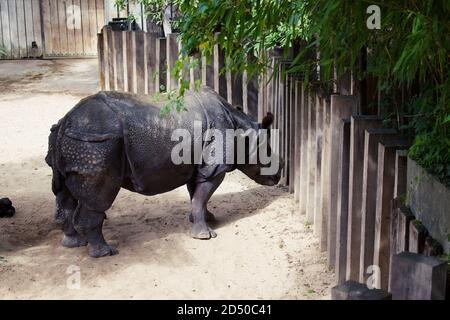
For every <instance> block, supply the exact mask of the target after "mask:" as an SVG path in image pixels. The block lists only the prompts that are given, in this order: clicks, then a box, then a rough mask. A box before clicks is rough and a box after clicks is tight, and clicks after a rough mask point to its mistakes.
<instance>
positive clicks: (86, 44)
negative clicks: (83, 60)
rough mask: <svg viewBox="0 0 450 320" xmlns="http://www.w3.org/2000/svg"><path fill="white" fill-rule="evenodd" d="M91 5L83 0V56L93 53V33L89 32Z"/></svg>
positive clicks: (86, 0)
mask: <svg viewBox="0 0 450 320" xmlns="http://www.w3.org/2000/svg"><path fill="white" fill-rule="evenodd" d="M89 28H90V26H89V5H88V0H81V31H82V38H83V55H87V54H89V53H90V52H92V48H91V33H90V30H89Z"/></svg>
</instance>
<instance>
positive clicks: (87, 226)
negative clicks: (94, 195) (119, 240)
mask: <svg viewBox="0 0 450 320" xmlns="http://www.w3.org/2000/svg"><path fill="white" fill-rule="evenodd" d="M105 217H106V214H105V213H104V212H99V211H94V210H90V209H88V208H87V207H86V206H83V205H82V206H81V207H80V211H79V212H78V214H77V217H76V219H75V220H76V224H75V227H76V229H77V230H78V231H79V232H80V234H82V235H83V236H84V237H85V238H86V239H87V241H88V243H89V255H90V256H91V257H94V258H99V257H104V256H113V255H115V254H117V253H119V251H118V250H117V249H115V248H113V247H111V246H109V245H108V244H107V243H106V241H105V238H104V237H103V232H102V228H103V221H104V220H105Z"/></svg>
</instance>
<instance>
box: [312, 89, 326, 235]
mask: <svg viewBox="0 0 450 320" xmlns="http://www.w3.org/2000/svg"><path fill="white" fill-rule="evenodd" d="M315 99H316V143H315V144H316V174H315V183H314V202H315V205H314V234H315V235H316V236H317V237H318V238H319V239H320V238H321V234H322V205H321V200H322V184H321V180H322V152H323V151H322V148H323V132H324V128H323V113H324V105H323V99H322V98H321V97H319V95H318V94H317V93H316V94H315Z"/></svg>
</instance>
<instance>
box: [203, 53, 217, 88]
mask: <svg viewBox="0 0 450 320" xmlns="http://www.w3.org/2000/svg"><path fill="white" fill-rule="evenodd" d="M213 59H214V56H211V57H206V56H202V62H201V67H202V85H204V86H208V87H210V88H212V89H214V63H213Z"/></svg>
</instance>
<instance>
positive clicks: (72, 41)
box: [66, 0, 107, 55]
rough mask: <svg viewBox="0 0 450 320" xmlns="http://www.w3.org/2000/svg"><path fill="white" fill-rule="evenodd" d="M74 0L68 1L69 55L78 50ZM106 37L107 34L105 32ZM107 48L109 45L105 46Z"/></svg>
mask: <svg viewBox="0 0 450 320" xmlns="http://www.w3.org/2000/svg"><path fill="white" fill-rule="evenodd" d="M73 8H74V7H73V0H67V1H66V17H67V21H66V30H67V51H68V52H67V53H68V54H69V55H74V54H75V53H76V52H77V48H76V43H75V42H76V41H75V26H76V24H75V22H76V21H75V17H74V11H73V10H74V9H73ZM105 38H106V34H105ZM105 48H107V47H105Z"/></svg>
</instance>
